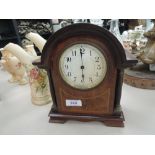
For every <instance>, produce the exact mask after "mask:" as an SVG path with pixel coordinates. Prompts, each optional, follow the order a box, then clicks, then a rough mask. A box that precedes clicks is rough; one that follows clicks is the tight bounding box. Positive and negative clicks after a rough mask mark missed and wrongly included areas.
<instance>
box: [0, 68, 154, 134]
mask: <svg viewBox="0 0 155 155" xmlns="http://www.w3.org/2000/svg"><path fill="white" fill-rule="evenodd" d="M9 78H10V75H9V73H8V72H6V71H4V70H2V69H0V134H1V135H2V134H14V135H21V134H22V135H23V134H30V135H31V134H39V135H40V134H44V135H46V134H58V135H62V134H67V135H68V134H72V135H73V134H75V135H76V134H78V135H79V134H80V135H99V134H103V135H106V134H108V135H109V134H110V135H113V134H118V135H123V134H155V90H144V89H138V88H134V87H131V86H128V85H125V84H124V85H123V90H122V98H121V105H122V109H123V112H124V116H125V127H124V128H116V127H107V126H105V125H104V124H102V123H100V122H79V121H68V122H66V123H65V124H56V123H48V120H49V118H48V113H49V111H50V109H51V105H52V103H50V104H47V105H44V106H36V105H33V104H32V103H31V96H30V88H29V84H27V85H23V86H20V85H18V84H16V83H9V82H8V79H9Z"/></svg>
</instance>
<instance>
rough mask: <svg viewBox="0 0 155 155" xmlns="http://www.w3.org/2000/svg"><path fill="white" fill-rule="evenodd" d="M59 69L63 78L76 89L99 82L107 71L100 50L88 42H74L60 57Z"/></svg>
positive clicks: (92, 86)
mask: <svg viewBox="0 0 155 155" xmlns="http://www.w3.org/2000/svg"><path fill="white" fill-rule="evenodd" d="M59 70H60V73H61V76H62V78H63V80H64V81H65V82H66V83H68V84H69V85H70V86H72V87H74V88H77V89H90V88H94V87H95V86H97V85H98V84H100V83H101V82H102V81H103V79H104V77H105V75H106V71H107V63H106V60H105V57H104V55H103V54H102V53H101V51H100V50H99V49H98V48H96V47H94V46H92V45H90V44H75V45H72V46H70V47H69V48H67V49H66V50H65V51H64V52H63V54H62V55H61V57H60V62H59Z"/></svg>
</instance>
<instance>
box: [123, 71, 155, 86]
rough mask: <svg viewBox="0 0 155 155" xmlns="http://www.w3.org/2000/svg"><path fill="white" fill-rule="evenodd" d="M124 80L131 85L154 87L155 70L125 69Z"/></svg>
mask: <svg viewBox="0 0 155 155" xmlns="http://www.w3.org/2000/svg"><path fill="white" fill-rule="evenodd" d="M124 82H125V83H126V84H128V85H131V86H133V87H137V88H142V89H155V72H151V71H149V70H146V69H144V70H131V69H130V68H128V69H126V70H125V74H124Z"/></svg>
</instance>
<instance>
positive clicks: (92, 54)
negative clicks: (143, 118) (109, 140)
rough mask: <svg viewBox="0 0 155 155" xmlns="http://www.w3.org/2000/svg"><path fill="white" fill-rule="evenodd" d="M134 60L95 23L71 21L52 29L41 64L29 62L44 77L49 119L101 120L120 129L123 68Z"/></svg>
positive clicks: (63, 120) (58, 120)
mask: <svg viewBox="0 0 155 155" xmlns="http://www.w3.org/2000/svg"><path fill="white" fill-rule="evenodd" d="M136 62H137V61H136V60H132V59H130V60H128V59H127V58H126V54H125V51H124V49H123V47H122V45H121V44H120V43H119V41H118V40H117V39H116V38H115V37H114V36H113V35H112V34H111V33H110V32H109V31H107V30H105V29H104V28H101V27H99V26H96V25H92V24H73V25H70V26H67V27H64V28H62V29H60V30H59V31H57V32H56V33H55V34H53V35H52V36H51V37H50V38H49V40H48V41H47V43H46V45H45V46H44V49H43V52H42V56H41V62H35V63H34V64H35V65H37V66H38V67H39V68H44V69H46V70H47V73H48V76H49V83H50V90H51V95H52V99H53V106H52V109H51V111H50V113H49V117H50V122H58V123H64V122H65V121H67V120H79V121H101V122H104V123H105V125H108V126H116V127H123V126H124V124H123V121H124V117H123V112H122V110H121V106H120V98H121V90H122V80H123V73H124V72H123V71H124V68H125V67H129V66H132V65H134V64H135V63H136Z"/></svg>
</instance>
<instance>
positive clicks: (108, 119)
mask: <svg viewBox="0 0 155 155" xmlns="http://www.w3.org/2000/svg"><path fill="white" fill-rule="evenodd" d="M49 117H50V119H49V122H50V123H65V122H66V121H68V120H77V121H82V122H88V121H99V122H103V123H104V124H105V125H106V126H111V127H124V116H123V112H120V114H119V115H118V114H117V115H115V114H114V115H105V116H88V115H71V114H60V113H55V112H52V111H51V112H50V114H49Z"/></svg>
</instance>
